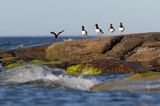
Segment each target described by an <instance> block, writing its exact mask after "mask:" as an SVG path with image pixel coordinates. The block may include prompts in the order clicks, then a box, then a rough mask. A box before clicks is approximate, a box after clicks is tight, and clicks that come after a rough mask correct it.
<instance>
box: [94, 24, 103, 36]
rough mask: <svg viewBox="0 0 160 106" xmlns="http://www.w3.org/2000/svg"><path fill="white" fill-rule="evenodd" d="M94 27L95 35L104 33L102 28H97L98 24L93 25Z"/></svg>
mask: <svg viewBox="0 0 160 106" xmlns="http://www.w3.org/2000/svg"><path fill="white" fill-rule="evenodd" d="M94 26H95V27H96V29H95V31H96V34H97V35H101V34H104V32H103V31H102V29H100V28H99V26H98V24H95V25H94Z"/></svg>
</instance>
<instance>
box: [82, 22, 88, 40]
mask: <svg viewBox="0 0 160 106" xmlns="http://www.w3.org/2000/svg"><path fill="white" fill-rule="evenodd" d="M81 33H82V35H83V36H84V38H86V39H87V36H88V32H87V31H86V30H85V28H84V26H83V25H82V27H81Z"/></svg>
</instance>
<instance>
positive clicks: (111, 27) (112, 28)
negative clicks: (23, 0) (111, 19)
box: [108, 24, 115, 33]
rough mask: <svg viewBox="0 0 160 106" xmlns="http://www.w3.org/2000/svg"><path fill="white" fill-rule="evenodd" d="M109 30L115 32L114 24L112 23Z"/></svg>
mask: <svg viewBox="0 0 160 106" xmlns="http://www.w3.org/2000/svg"><path fill="white" fill-rule="evenodd" d="M108 31H109V32H111V33H113V32H114V31H115V28H114V27H113V25H112V24H110V27H109V29H108Z"/></svg>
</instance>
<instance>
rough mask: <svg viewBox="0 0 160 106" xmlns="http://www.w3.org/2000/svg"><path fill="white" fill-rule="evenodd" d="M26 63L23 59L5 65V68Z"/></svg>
mask: <svg viewBox="0 0 160 106" xmlns="http://www.w3.org/2000/svg"><path fill="white" fill-rule="evenodd" d="M24 64H25V62H24V61H23V60H19V61H17V62H16V63H12V64H9V65H7V66H5V68H8V69H10V68H15V67H19V66H22V65H24Z"/></svg>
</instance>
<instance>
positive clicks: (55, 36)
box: [50, 30, 64, 39]
mask: <svg viewBox="0 0 160 106" xmlns="http://www.w3.org/2000/svg"><path fill="white" fill-rule="evenodd" d="M62 32H64V30H62V31H60V32H58V33H55V32H50V33H51V34H53V35H54V38H56V39H57V38H58V37H59V35H60V34H61V33H62Z"/></svg>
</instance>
